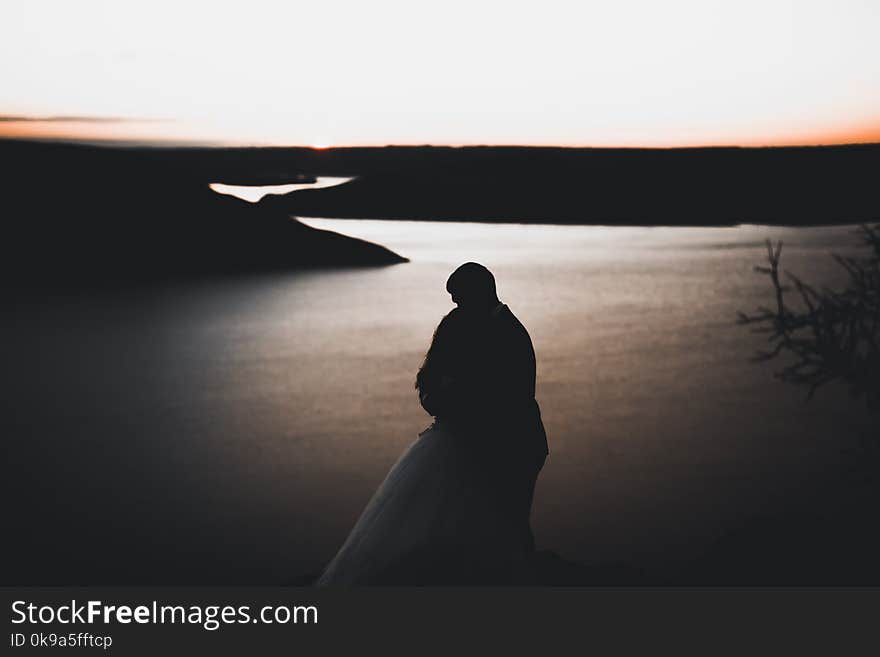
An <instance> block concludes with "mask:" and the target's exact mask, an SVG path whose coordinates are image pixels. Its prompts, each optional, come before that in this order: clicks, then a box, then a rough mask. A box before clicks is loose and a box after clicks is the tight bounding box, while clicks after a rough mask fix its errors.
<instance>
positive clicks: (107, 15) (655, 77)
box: [0, 0, 880, 146]
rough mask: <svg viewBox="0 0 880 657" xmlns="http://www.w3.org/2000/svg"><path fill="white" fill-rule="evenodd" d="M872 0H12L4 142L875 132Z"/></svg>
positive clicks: (877, 59) (807, 137) (819, 139)
mask: <svg viewBox="0 0 880 657" xmlns="http://www.w3.org/2000/svg"><path fill="white" fill-rule="evenodd" d="M878 35H880V2H878V1H877V0H799V1H785V0H736V1H728V2H721V1H719V0H667V1H663V2H660V1H657V0H614V1H610V0H609V1H607V2H588V1H582V2H564V1H561V0H542V1H541V2H516V1H515V0H498V1H495V0H491V1H480V0H467V1H465V2H459V1H457V0H446V1H445V2H434V3H425V2H416V1H414V0H401V1H398V0H371V1H366V0H362V1H358V2H347V1H337V2H332V1H327V0H311V1H309V2H270V1H267V0H249V1H248V2H225V1H222V0H211V1H210V2H184V1H182V0H174V1H171V2H167V1H165V0H152V1H150V2H128V1H124V0H115V1H107V2H99V1H94V0H76V1H71V0H58V1H50V0H21V1H15V0H13V1H9V0H5V1H4V3H3V20H2V23H0V62H2V63H0V136H38V137H65V138H70V137H74V138H84V139H135V140H148V141H149V140H173V141H191V140H194V141H208V142H216V143H236V144H278V145H373V144H374V145H381V144H386V143H396V144H424V143H434V144H478V143H495V144H556V145H568V146H589V145H595V146H616V145H620V146H677V145H708V144H743V145H754V144H793V143H804V144H809V143H842V142H855V141H880V37H878Z"/></svg>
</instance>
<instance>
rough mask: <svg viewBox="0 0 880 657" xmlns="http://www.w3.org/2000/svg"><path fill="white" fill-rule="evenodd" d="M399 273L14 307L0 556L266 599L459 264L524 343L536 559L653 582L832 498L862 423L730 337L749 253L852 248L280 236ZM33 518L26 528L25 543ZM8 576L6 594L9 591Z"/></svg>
mask: <svg viewBox="0 0 880 657" xmlns="http://www.w3.org/2000/svg"><path fill="white" fill-rule="evenodd" d="M305 221H306V222H307V223H309V224H311V225H314V226H317V227H320V228H328V229H331V230H337V231H340V232H343V233H346V234H349V235H354V236H358V237H364V238H366V239H370V240H374V241H377V242H379V243H382V244H384V245H386V246H388V247H389V248H391V249H393V250H395V251H397V252H398V253H400V254H401V255H404V256H406V257H408V258H410V259H411V262H410V263H407V264H401V265H394V266H389V267H381V268H375V269H348V270H346V269H339V270H330V271H316V272H291V273H287V274H271V275H254V276H247V277H240V278H225V279H216V280H207V281H198V282H191V283H185V284H175V285H168V286H164V287H161V288H155V289H149V290H144V289H142V290H140V291H137V292H131V293H127V294H124V295H123V294H116V295H105V296H102V297H83V298H65V299H45V300H41V301H40V302H39V303H34V304H32V305H30V306H27V307H25V308H22V309H21V311H20V312H19V313H18V315H17V319H16V322H15V323H14V325H13V326H12V327H11V329H10V330H11V331H12V334H13V335H14V336H15V337H14V338H13V340H11V341H10V343H9V344H7V352H8V353H7V354H6V360H7V362H8V363H11V365H12V370H11V371H16V372H21V373H22V375H21V377H20V378H19V379H18V380H17V381H16V385H15V387H14V389H12V392H11V393H10V397H9V398H8V399H7V401H9V402H10V403H11V406H10V407H11V408H13V409H14V410H13V413H12V415H11V417H12V433H11V434H10V435H11V436H13V438H12V439H11V444H12V445H13V450H12V452H13V455H12V457H11V459H10V464H11V465H12V467H13V470H14V472H15V473H16V474H15V476H14V482H15V483H17V484H18V489H19V491H20V495H21V499H22V500H23V502H22V505H21V506H20V508H18V510H17V512H16V511H13V513H12V518H11V520H10V523H11V524H12V527H13V529H14V530H15V531H14V532H13V533H12V534H10V536H13V535H14V536H24V532H28V538H27V540H23V541H21V542H16V543H15V544H14V545H13V547H12V555H11V556H10V557H9V559H8V563H9V564H12V563H16V564H17V565H16V570H14V571H12V572H14V573H16V577H20V579H21V580H22V581H27V582H30V583H35V582H37V581H45V582H47V583H48V582H52V583H84V584H98V583H128V582H139V583H150V582H154V583H159V582H169V583H189V582H196V583H198V582H206V583H226V582H232V583H237V582H248V583H272V582H280V581H285V580H287V579H290V578H292V577H296V576H297V575H301V574H303V573H308V572H313V571H315V570H317V569H319V568H320V567H321V565H322V564H323V563H324V562H325V561H326V560H328V559H329V558H330V557H331V556H332V554H333V552H334V551H335V549H336V548H337V547H338V546H339V544H340V543H341V541H342V540H343V538H344V537H345V535H346V533H347V531H348V530H349V529H350V527H351V525H352V523H353V522H354V520H355V519H356V517H357V515H358V514H359V512H360V511H361V509H362V508H363V506H364V504H365V503H366V502H367V500H368V498H369V496H370V495H371V493H372V492H373V490H374V489H375V487H376V486H377V485H378V484H379V482H380V481H381V480H382V478H383V476H384V475H385V473H386V472H387V470H388V469H389V467H390V466H391V465H392V463H393V462H394V460H395V459H396V458H397V456H398V455H399V454H400V452H401V451H402V450H403V449H404V448H405V447H406V445H407V444H409V443H410V442H411V441H412V440H414V439H415V437H416V436H417V434H418V432H419V431H421V430H422V429H424V428H425V427H426V426H427V425H428V424H429V421H430V419H429V418H428V417H427V416H426V415H425V413H424V412H423V411H422V409H421V408H420V407H419V404H418V400H417V397H416V394H415V391H414V390H413V380H414V376H415V372H416V369H417V368H418V366H419V364H420V362H421V359H422V357H423V354H424V352H425V350H426V348H427V346H428V342H429V340H430V337H431V334H432V331H433V329H434V327H435V325H436V324H437V322H438V321H439V319H440V318H441V317H442V316H443V314H444V313H446V312H448V310H449V309H450V308H451V302H450V300H449V297H448V295H447V294H446V292H445V290H444V285H445V281H446V277H447V276H448V274H449V273H450V272H451V271H452V270H453V269H454V268H455V267H456V266H457V265H459V264H461V263H462V262H465V261H468V260H476V261H479V262H482V263H484V264H485V265H487V266H488V267H489V268H490V269H491V270H492V271H493V272H494V273H495V275H496V278H497V280H498V288H499V295H500V297H501V299H502V300H503V301H504V302H506V303H507V304H508V305H509V306H510V308H511V309H512V310H513V312H514V313H515V314H516V315H517V316H518V317H519V318H520V319H521V320H522V321H523V323H524V324H525V325H526V327H527V328H528V329H529V331H530V333H531V335H532V339H533V342H534V345H535V349H536V352H537V357H538V388H537V390H538V392H537V395H538V401H539V403H540V405H541V408H542V412H543V416H544V420H545V424H546V427H547V432H548V436H549V442H550V451H551V454H550V457H549V458H548V461H547V464H546V466H545V468H544V471H543V473H542V475H541V478H540V480H539V483H538V487H537V491H536V498H535V506H534V511H533V525H534V530H535V535H536V540H537V543H538V547H539V548H549V549H553V550H555V551H557V552H558V553H559V554H561V555H562V556H563V557H566V558H568V559H572V560H577V561H583V562H589V563H593V562H603V561H616V562H626V563H635V564H638V565H640V566H643V567H647V568H652V569H656V571H657V572H658V573H670V572H674V571H675V569H676V568H678V567H679V566H680V565H681V564H682V563H686V562H687V561H688V560H690V559H692V558H694V557H696V556H699V555H700V554H701V553H702V552H703V551H704V550H705V549H706V548H707V546H709V545H710V544H711V543H712V541H714V540H715V539H717V538H718V537H719V536H722V535H724V534H725V533H726V532H728V531H730V530H731V529H732V528H735V527H737V526H738V525H739V524H740V523H741V522H743V521H744V520H745V519H748V518H751V517H754V516H756V515H766V514H772V513H774V512H778V511H781V510H786V509H788V508H790V507H791V506H792V505H794V504H800V503H802V502H803V500H805V499H808V498H809V495H810V491H811V490H813V489H814V488H816V487H818V486H819V485H820V484H821V482H822V481H824V480H825V478H827V477H832V476H836V474H837V472H838V471H839V468H840V467H841V464H842V463H843V457H842V455H841V448H842V447H844V446H846V445H847V444H849V442H851V438H852V437H853V436H856V435H858V432H859V431H864V430H865V428H866V427H868V426H869V425H868V423H869V419H868V418H867V417H866V416H865V415H864V414H863V413H862V412H861V411H860V407H859V406H858V404H857V403H852V402H850V401H848V400H847V399H846V398H845V395H844V394H843V393H842V391H840V390H839V389H836V388H829V389H828V390H827V391H822V392H821V393H820V394H818V396H817V397H816V398H815V399H814V400H813V401H812V402H810V403H805V401H804V391H803V390H799V389H795V388H792V387H789V386H785V385H783V384H780V383H778V382H776V381H775V380H774V379H773V378H772V372H773V370H774V369H775V368H776V366H777V365H776V364H761V365H758V364H755V363H751V362H749V360H748V359H749V357H750V356H751V355H752V354H753V352H754V351H755V349H756V348H758V347H760V346H761V344H762V341H763V339H764V338H763V337H762V336H760V335H756V334H754V333H751V332H750V331H749V330H747V329H745V328H743V327H740V326H737V325H736V324H735V317H736V312H737V311H738V310H752V309H754V307H755V306H756V305H758V304H759V303H769V302H770V301H771V299H772V297H771V290H770V287H769V284H768V282H767V280H766V279H765V277H763V276H760V275H759V274H756V273H754V271H753V269H752V268H753V266H754V265H760V264H763V262H764V259H765V251H764V246H763V240H765V239H767V238H773V239H776V238H782V239H783V240H784V241H785V245H786V246H785V248H784V251H783V263H784V266H785V267H786V268H788V269H791V270H792V271H795V272H797V273H799V274H802V275H803V276H804V278H806V279H808V280H811V281H815V282H829V283H833V282H835V281H836V280H839V272H838V270H837V266H836V265H835V264H834V263H833V261H832V260H831V258H830V257H829V256H828V255H827V253H828V252H830V251H836V252H841V253H845V252H847V251H848V250H850V249H851V247H852V245H853V244H854V243H855V242H856V241H857V239H858V238H857V236H855V235H854V233H853V229H851V228H817V229H786V228H768V227H757V226H742V227H736V228H706V229H694V228H609V227H586V226H584V227H577V226H553V225H549V226H527V225H515V224H502V225H488V224H477V223H474V224H462V223H436V222H402V221H394V222H391V221H389V222H383V221H360V220H325V219H306V220H305ZM38 519H40V521H38ZM13 579H14V578H13Z"/></svg>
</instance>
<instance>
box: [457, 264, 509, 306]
mask: <svg viewBox="0 0 880 657" xmlns="http://www.w3.org/2000/svg"><path fill="white" fill-rule="evenodd" d="M446 291H447V292H449V294H451V295H452V301H453V303H456V304H458V307H459V308H461V309H462V310H468V311H471V310H474V311H482V310H485V311H489V310H491V309H492V308H494V307H495V306H496V305H497V304H498V293H497V292H496V290H495V277H494V276H493V275H492V272H490V271H489V270H488V269H486V268H485V267H484V266H483V265H481V264H478V263H476V262H466V263H464V264H463V265H462V266H461V267H459V268H458V269H456V270H455V271H454V272H452V274H451V275H450V276H449V280H447V281H446Z"/></svg>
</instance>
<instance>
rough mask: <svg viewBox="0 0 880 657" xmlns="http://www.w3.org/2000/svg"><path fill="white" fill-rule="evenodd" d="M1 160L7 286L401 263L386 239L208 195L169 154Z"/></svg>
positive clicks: (1, 147)
mask: <svg viewBox="0 0 880 657" xmlns="http://www.w3.org/2000/svg"><path fill="white" fill-rule="evenodd" d="M0 164H2V165H3V169H4V171H5V173H4V175H3V179H2V180H3V182H2V188H0V189H2V194H3V200H2V206H0V208H2V209H0V215H2V218H3V234H4V235H3V256H2V262H3V264H4V268H5V270H6V271H5V274H6V275H5V279H6V283H7V284H11V285H12V286H13V287H21V286H27V285H29V284H33V285H37V286H42V285H44V284H48V285H53V286H59V285H60V286H63V285H65V284H71V285H82V284H96V285H101V286H106V285H116V284H129V283H131V282H137V281H144V282H152V281H155V280H157V279H166V278H178V277H183V276H193V275H216V274H233V273H235V274H237V273H242V272H255V271H266V270H288V269H300V268H314V267H348V266H377V265H388V264H394V263H400V262H406V259H405V258H403V257H401V256H399V255H397V254H396V253H393V252H392V251H390V250H388V249H386V248H385V247H383V246H380V245H377V244H372V243H370V242H366V241H363V240H359V239H354V238H350V237H346V236H344V235H340V234H338V233H333V232H330V231H324V230H318V229H315V228H311V227H310V226H306V225H305V224H303V223H301V222H299V221H297V220H296V219H294V218H293V217H291V216H290V215H289V213H287V212H285V211H282V210H274V209H271V208H266V207H263V206H259V205H256V204H252V203H248V202H246V201H242V200H240V199H237V198H234V197H230V196H225V195H220V194H216V193H215V192H213V191H211V190H210V189H209V187H208V181H207V180H205V179H204V178H203V177H201V176H200V175H199V174H198V172H194V171H192V170H189V169H186V168H185V167H180V166H178V165H176V163H175V162H174V160H173V159H172V158H168V159H167V160H166V161H164V162H163V161H161V160H157V159H156V158H155V156H151V155H150V154H149V153H147V152H142V151H137V150H126V149H96V148H89V147H79V146H69V145H54V144H29V143H20V142H0Z"/></svg>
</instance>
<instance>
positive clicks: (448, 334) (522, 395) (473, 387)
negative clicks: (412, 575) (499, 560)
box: [416, 262, 548, 551]
mask: <svg viewBox="0 0 880 657" xmlns="http://www.w3.org/2000/svg"><path fill="white" fill-rule="evenodd" d="M446 290H447V291H448V292H449V294H450V295H452V301H453V303H455V304H456V306H457V307H456V308H454V309H453V310H452V311H450V312H449V314H447V315H446V316H445V317H444V318H443V319H442V320H441V322H440V324H439V326H437V330H436V331H435V332H434V338H433V341H432V343H431V347H430V349H429V350H428V354H427V355H426V356H425V362H424V364H423V365H422V367H421V369H420V370H419V373H418V377H417V379H416V388H417V389H418V391H419V399H420V400H421V403H422V407H423V408H424V409H425V410H426V411H427V412H428V413H430V414H431V415H433V416H435V417H436V418H437V421H438V423H440V424H443V425H446V426H448V427H449V428H450V430H452V431H455V432H458V433H461V434H464V435H467V436H468V437H469V438H470V439H471V440H472V444H473V446H474V450H475V455H476V456H477V457H478V458H484V459H485V463H486V464H487V466H488V472H494V474H495V475H496V481H497V482H498V484H499V486H500V491H501V493H502V494H503V495H504V496H505V499H506V500H507V501H508V504H505V507H506V508H511V509H513V513H514V514H515V516H516V517H515V518H514V520H515V522H517V523H519V524H521V526H522V527H523V532H524V533H523V536H524V540H525V543H526V549H527V550H528V551H532V550H534V538H533V536H532V532H531V528H530V527H529V515H530V513H531V508H532V498H533V496H534V491H535V482H536V481H537V478H538V473H539V472H540V470H541V468H542V467H543V465H544V460H545V459H546V457H547V453H548V449H547V436H546V434H545V432H544V425H543V423H542V421H541V411H540V409H539V408H538V403H537V402H536V401H535V350H534V348H533V347H532V341H531V338H530V337H529V334H528V332H527V331H526V329H525V327H524V326H523V325H522V324H521V323H520V321H519V320H518V319H517V318H516V317H515V316H514V314H513V313H512V312H510V309H509V308H508V307H507V306H506V305H505V304H503V303H501V302H500V301H499V300H498V294H497V292H496V289H495V277H494V276H493V275H492V272H490V271H489V270H488V269H486V268H485V267H484V266H483V265H480V264H477V263H475V262H468V263H465V264H463V265H462V266H461V267H459V268H458V269H456V270H455V271H454V272H452V275H451V276H450V277H449V280H448V281H447V282H446Z"/></svg>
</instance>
